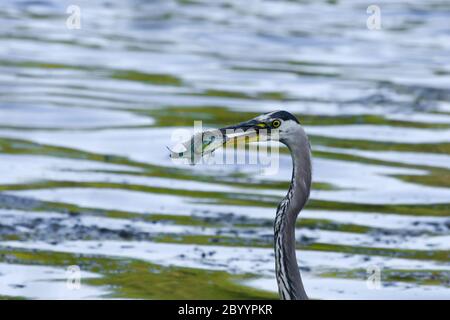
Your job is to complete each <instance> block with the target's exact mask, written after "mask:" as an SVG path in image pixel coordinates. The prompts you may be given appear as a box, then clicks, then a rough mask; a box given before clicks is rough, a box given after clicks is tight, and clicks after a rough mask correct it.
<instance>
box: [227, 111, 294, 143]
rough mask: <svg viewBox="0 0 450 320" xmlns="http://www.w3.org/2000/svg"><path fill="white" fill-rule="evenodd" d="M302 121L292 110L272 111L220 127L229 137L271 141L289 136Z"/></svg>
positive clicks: (251, 140)
mask: <svg viewBox="0 0 450 320" xmlns="http://www.w3.org/2000/svg"><path fill="white" fill-rule="evenodd" d="M299 126H300V122H299V121H298V120H297V118H296V117H295V116H294V115H293V114H292V113H290V112H287V111H272V112H268V113H264V114H262V115H259V116H257V117H256V118H253V119H251V120H249V121H246V122H241V123H239V124H237V125H233V126H228V127H225V128H221V129H219V130H220V131H221V132H222V134H223V135H224V136H225V137H227V138H229V139H233V138H234V139H242V138H246V139H248V140H247V141H248V142H254V141H270V140H279V141H281V142H282V141H283V139H285V138H287V137H288V136H289V134H290V133H291V131H292V130H294V129H295V128H298V127H299Z"/></svg>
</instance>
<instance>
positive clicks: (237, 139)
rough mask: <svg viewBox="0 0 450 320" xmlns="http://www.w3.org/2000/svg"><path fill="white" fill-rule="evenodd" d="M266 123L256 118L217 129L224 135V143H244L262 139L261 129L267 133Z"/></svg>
mask: <svg viewBox="0 0 450 320" xmlns="http://www.w3.org/2000/svg"><path fill="white" fill-rule="evenodd" d="M264 129H266V125H265V124H264V123H261V122H258V121H256V120H250V121H246V122H242V123H239V124H237V125H234V126H229V127H225V128H221V129H219V131H220V132H221V133H222V135H223V136H224V141H225V144H227V145H229V144H245V143H250V142H257V141H261V139H263V137H264V135H263V134H262V131H265V132H266V133H267V130H264ZM266 135H267V134H266Z"/></svg>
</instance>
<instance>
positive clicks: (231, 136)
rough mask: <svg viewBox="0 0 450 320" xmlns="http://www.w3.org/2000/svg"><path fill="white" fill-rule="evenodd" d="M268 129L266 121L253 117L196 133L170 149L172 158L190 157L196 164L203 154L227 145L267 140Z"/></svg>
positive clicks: (190, 160) (192, 162) (191, 161)
mask: <svg viewBox="0 0 450 320" xmlns="http://www.w3.org/2000/svg"><path fill="white" fill-rule="evenodd" d="M267 129H268V127H267V125H266V124H265V123H264V122H261V121H257V120H256V119H252V120H250V121H246V122H242V123H239V124H237V125H233V126H228V127H224V128H220V129H212V130H206V131H203V132H199V133H196V134H194V135H193V136H192V137H191V138H190V139H189V140H187V141H185V142H183V143H181V145H178V146H175V148H174V149H169V148H168V149H169V151H170V157H171V158H173V159H183V158H184V159H189V162H190V164H196V163H198V161H200V159H201V158H202V157H203V156H205V155H207V154H211V153H213V152H214V151H215V150H217V149H219V148H223V147H225V146H229V145H244V144H247V143H250V142H257V141H267V139H268V130H267Z"/></svg>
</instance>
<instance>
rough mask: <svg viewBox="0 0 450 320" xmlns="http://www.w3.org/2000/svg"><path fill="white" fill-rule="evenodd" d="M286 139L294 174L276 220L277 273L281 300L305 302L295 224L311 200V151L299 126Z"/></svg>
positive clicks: (285, 142) (306, 138)
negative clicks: (297, 257) (296, 246)
mask: <svg viewBox="0 0 450 320" xmlns="http://www.w3.org/2000/svg"><path fill="white" fill-rule="evenodd" d="M286 136H287V137H288V138H284V139H280V142H281V143H283V144H285V145H286V146H287V147H288V148H289V150H290V152H291V156H292V161H293V170H292V180H291V185H290V187H289V191H288V193H287V195H286V197H285V198H284V199H283V200H282V201H281V203H280V204H279V206H278V208H277V214H276V218H275V225H274V229H275V230H274V231H275V272H276V278H277V282H278V291H279V294H280V298H281V299H286V300H306V299H308V296H307V295H306V292H305V289H304V288H303V282H302V278H301V276H300V271H299V268H298V264H297V259H296V255H295V223H296V220H297V216H298V214H299V212H300V210H302V208H303V207H304V205H305V204H306V202H307V200H308V198H309V192H310V188H311V148H310V144H309V140H308V137H307V135H306V133H305V132H304V130H303V128H302V127H301V126H300V125H296V126H294V127H293V128H292V129H291V130H290V132H289V134H288V135H286Z"/></svg>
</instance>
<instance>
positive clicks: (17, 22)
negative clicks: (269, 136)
mask: <svg viewBox="0 0 450 320" xmlns="http://www.w3.org/2000/svg"><path fill="white" fill-rule="evenodd" d="M77 3H78V4H79V6H80V8H81V29H79V30H70V29H67V28H66V18H67V16H68V15H67V14H66V8H67V7H68V6H69V5H70V4H72V3H70V1H47V0H44V1H4V3H3V5H2V6H1V8H0V24H1V25H2V26H3V28H1V30H0V297H4V298H30V299H35V298H74V299H79V298H150V299H174V298H190V299H202V298H222V299H241V298H244V299H245V298H251V299H254V298H257V299H260V298H276V297H277V295H276V291H277V288H276V282H275V278H274V261H273V260H274V256H273V249H272V240H273V239H272V238H273V231H272V222H273V218H274V215H275V208H276V205H277V203H278V202H279V201H280V200H281V198H282V197H283V196H284V194H285V192H286V190H287V187H288V181H289V179H290V176H291V160H290V157H289V155H288V153H287V150H286V149H285V148H282V149H281V151H282V153H281V156H280V170H279V171H278V172H277V174H276V175H271V176H267V175H264V174H262V168H261V166H255V165H253V166H249V165H226V166H220V165H215V166H208V165H198V166H187V165H181V164H175V163H172V162H171V161H170V159H169V158H168V152H167V150H166V148H165V146H166V145H171V144H172V141H171V134H172V132H173V130H175V129H179V128H190V127H192V125H193V121H194V120H202V121H203V123H204V125H205V126H211V127H216V126H223V125H227V124H233V123H236V122H241V121H243V120H246V119H249V118H251V117H253V116H256V115H258V114H260V113H263V112H267V111H272V110H276V109H285V110H288V111H290V112H293V113H294V114H295V115H297V116H298V118H299V119H300V121H301V123H302V124H303V125H304V127H305V130H306V132H307V133H308V135H309V136H310V139H311V144H312V149H313V157H314V160H313V162H314V163H313V164H314V173H313V178H314V179H313V180H314V183H313V190H312V193H311V200H310V202H309V203H308V205H307V207H306V208H305V210H304V211H303V212H302V213H301V215H300V217H301V219H299V221H298V224H297V232H296V235H297V240H298V242H297V248H298V253H297V256H298V260H299V264H300V266H301V267H300V268H301V271H302V274H303V278H304V282H305V287H306V291H307V292H308V294H309V296H310V297H311V298H317V299H360V298H370V299H382V298H395V299H398V298H400V299H416V298H439V299H449V298H450V290H449V286H450V267H449V250H450V236H449V228H450V217H449V212H450V182H449V181H450V166H449V163H450V161H449V160H450V91H449V87H450V60H449V57H450V28H449V24H448V19H449V17H450V5H449V4H448V3H447V2H446V1H442V0H433V1H426V2H424V1H397V2H392V1H378V2H377V4H378V5H379V6H380V8H381V10H382V11H381V12H382V29H381V30H379V31H371V30H368V29H367V27H366V19H367V17H368V15H367V14H366V8H367V6H368V4H367V3H366V2H365V1H287V0H286V1H262V0H261V1H260V0H251V1H239V0H221V1H200V0H195V1H181V0H178V1H175V0H170V1H166V0H164V1H162V0H161V1H151V2H146V1H140V0H130V1H118V0H117V1H95V2H93V1H78V2H77ZM70 265H78V266H79V267H80V268H81V270H82V274H81V275H82V286H81V289H80V290H69V289H67V287H66V284H65V283H66V278H67V272H66V268H67V267H68V266H70ZM373 268H379V270H380V271H381V288H380V289H379V290H373V289H370V288H369V287H368V286H367V285H366V279H367V277H368V273H367V270H368V269H369V270H370V269H373Z"/></svg>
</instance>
